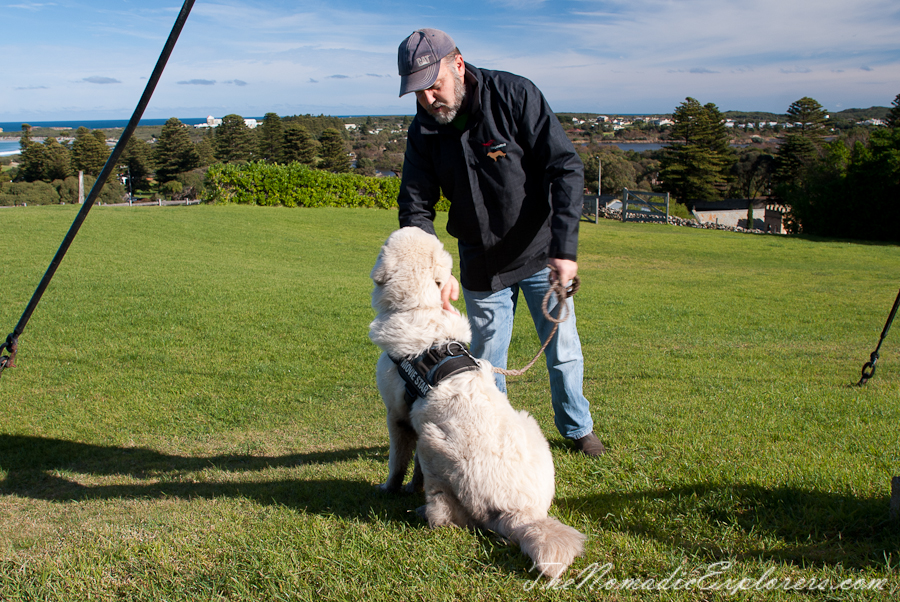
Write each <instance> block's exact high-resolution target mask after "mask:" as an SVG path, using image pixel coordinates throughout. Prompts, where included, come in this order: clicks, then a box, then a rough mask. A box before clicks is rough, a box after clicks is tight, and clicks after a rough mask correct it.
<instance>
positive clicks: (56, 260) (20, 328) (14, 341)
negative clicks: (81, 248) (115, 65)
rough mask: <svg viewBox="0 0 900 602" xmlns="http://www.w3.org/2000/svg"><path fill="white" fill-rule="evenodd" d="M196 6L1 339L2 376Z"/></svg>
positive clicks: (176, 29) (184, 14) (178, 26)
mask: <svg viewBox="0 0 900 602" xmlns="http://www.w3.org/2000/svg"><path fill="white" fill-rule="evenodd" d="M193 6H194V0H185V2H184V5H183V6H182V7H181V12H180V13H179V14H178V18H177V19H176V20H175V25H174V26H173V27H172V31H171V32H170V33H169V38H168V40H166V45H165V46H164V47H163V50H162V53H160V55H159V60H158V61H157V62H156V67H155V68H154V69H153V73H152V74H151V75H150V79H149V81H147V86H146V87H145V88H144V94H143V95H142V96H141V100H140V101H139V102H138V105H137V107H135V109H134V114H133V115H132V116H131V120H130V121H129V122H128V125H127V126H126V127H125V129H124V130H123V131H122V135H121V136H120V137H119V141H118V142H117V143H116V146H115V148H113V151H112V153H110V155H109V158H108V159H107V160H106V164H105V165H104V166H103V169H102V170H101V171H100V175H98V176H97V181H96V182H94V185H93V186H92V187H91V191H90V193H88V196H87V198H86V199H85V200H84V205H82V207H81V209H80V210H79V211H78V215H76V216H75V221H74V222H73V223H72V226H71V227H70V228H69V232H68V233H67V234H66V237H65V238H64V239H63V241H62V244H60V246H59V250H57V251H56V255H55V256H54V257H53V261H51V262H50V266H49V267H48V268H47V271H46V272H45V273H44V277H43V278H42V279H41V282H40V284H38V287H37V289H36V290H35V291H34V294H33V295H32V296H31V301H29V302H28V306H27V307H26V308H25V311H24V312H22V317H21V318H19V322H18V324H16V328H15V329H14V330H13V331H12V332H11V333H10V334H9V336H7V337H6V341H4V342H3V343H0V353H3V351H4V350H6V351H9V355H3V356H0V376H2V375H3V371H4V370H5V369H6V368H15V367H16V352H17V351H18V350H19V336H20V335H21V334H22V332H24V331H25V325H26V324H28V320H30V319H31V314H32V313H34V310H35V308H36V307H37V304H38V302H39V301H40V300H41V297H43V295H44V291H46V290H47V287H48V286H49V285H50V281H51V280H52V279H53V275H54V274H55V273H56V268H58V267H59V264H60V262H61V261H62V260H63V257H65V256H66V251H68V250H69V246H70V245H71V244H72V241H73V240H74V239H75V235H76V234H78V230H79V229H80V228H81V224H83V223H84V220H85V218H86V217H87V214H88V212H89V211H90V210H91V207H93V205H94V201H95V200H96V199H97V197H98V196H100V191H101V190H102V189H103V185H104V184H105V183H106V180H107V179H108V178H109V176H110V175H112V172H113V170H114V169H115V168H116V165H117V164H118V162H119V157H120V156H122V152H123V151H124V150H125V145H126V144H128V140H129V139H130V138H131V135H132V134H133V133H134V130H135V128H137V125H138V122H140V120H141V116H142V115H143V114H144V109H146V108H147V104H148V103H149V102H150V97H151V96H153V91H154V90H155V89H156V84H157V83H158V82H159V78H160V76H161V75H162V72H163V69H165V67H166V62H168V60H169V56H170V55H171V54H172V49H173V48H175V42H176V41H178V36H179V35H181V30H182V29H183V28H184V24H185V22H186V21H187V18H188V15H189V14H190V12H191V8H192V7H193Z"/></svg>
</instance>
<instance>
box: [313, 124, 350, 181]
mask: <svg viewBox="0 0 900 602" xmlns="http://www.w3.org/2000/svg"><path fill="white" fill-rule="evenodd" d="M319 142H320V143H321V144H322V163H321V164H320V165H319V168H321V169H324V170H327V171H331V172H334V173H345V172H348V171H350V156H349V155H348V154H347V149H346V148H345V146H344V138H343V136H341V133H340V132H339V131H338V130H336V129H333V128H329V129H327V130H325V131H324V132H322V137H321V138H320V139H319Z"/></svg>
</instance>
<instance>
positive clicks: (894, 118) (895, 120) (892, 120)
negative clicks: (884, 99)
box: [887, 94, 900, 128]
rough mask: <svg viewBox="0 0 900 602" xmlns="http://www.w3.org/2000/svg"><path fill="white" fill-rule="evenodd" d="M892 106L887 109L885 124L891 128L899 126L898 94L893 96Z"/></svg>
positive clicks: (899, 95)
mask: <svg viewBox="0 0 900 602" xmlns="http://www.w3.org/2000/svg"><path fill="white" fill-rule="evenodd" d="M891 104H893V105H894V106H893V107H891V110H890V111H888V114H887V124H888V127H891V128H900V94H898V95H897V96H896V98H894V102H892V103H891Z"/></svg>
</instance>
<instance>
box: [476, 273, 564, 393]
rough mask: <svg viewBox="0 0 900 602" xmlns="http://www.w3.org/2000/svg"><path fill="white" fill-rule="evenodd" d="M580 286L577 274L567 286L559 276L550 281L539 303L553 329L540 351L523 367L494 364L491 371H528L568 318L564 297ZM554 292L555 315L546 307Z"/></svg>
mask: <svg viewBox="0 0 900 602" xmlns="http://www.w3.org/2000/svg"><path fill="white" fill-rule="evenodd" d="M547 267H549V268H550V270H552V271H553V272H557V270H556V268H554V267H553V266H552V265H551V266H547ZM580 287H581V280H580V279H579V278H578V276H575V277H574V278H573V279H572V284H571V285H569V286H565V285H564V284H563V283H561V282H560V281H559V278H556V279H555V280H551V281H550V288H549V289H547V293H546V294H545V295H544V301H543V302H542V303H541V310H543V312H544V317H545V318H547V320H548V321H550V322H553V330H551V331H550V335H549V336H548V337H547V340H545V341H544V344H543V345H541V349H540V351H538V352H537V355H535V356H534V358H533V359H532V360H531V361H530V362H528V363H527V364H525V367H524V368H521V369H519V370H506V369H505V368H497V367H496V366H495V367H494V368H493V371H494V372H496V373H497V374H503V375H505V376H522V375H523V374H525V373H526V372H528V370H529V368H531V367H532V366H533V365H534V363H535V362H536V361H538V358H539V357H541V354H542V353H544V350H545V349H547V345H549V344H550V341H552V340H553V336H554V335H555V334H556V331H557V330H558V329H559V325H560V324H562V323H563V322H565V321H566V320H567V319H568V318H569V308H568V306H567V305H566V299H568V298H569V297H571V296H573V295H574V294H575V293H577V292H578V289H579V288H580ZM554 293H556V299H557V303H556V305H557V307H559V311H558V312H557V314H556V317H555V318H554V317H553V316H551V315H550V310H549V309H547V308H548V307H549V305H550V297H551V296H552V295H553V294H554Z"/></svg>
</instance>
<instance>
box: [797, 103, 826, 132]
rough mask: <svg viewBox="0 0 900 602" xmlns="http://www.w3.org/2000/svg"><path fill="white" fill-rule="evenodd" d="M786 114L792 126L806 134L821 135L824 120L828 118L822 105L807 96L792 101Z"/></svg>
mask: <svg viewBox="0 0 900 602" xmlns="http://www.w3.org/2000/svg"><path fill="white" fill-rule="evenodd" d="M787 114H788V117H790V118H791V121H792V122H793V123H794V126H795V127H796V128H799V130H800V131H801V132H803V133H805V134H807V135H816V136H820V135H822V133H823V129H824V127H825V121H826V120H827V119H828V114H827V113H826V112H825V109H823V108H822V105H820V104H819V103H818V101H816V100H814V99H812V98H810V97H808V96H804V97H803V98H801V99H800V100H795V101H794V102H792V103H791V106H790V107H788V110H787Z"/></svg>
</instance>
